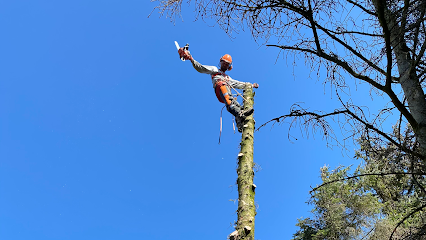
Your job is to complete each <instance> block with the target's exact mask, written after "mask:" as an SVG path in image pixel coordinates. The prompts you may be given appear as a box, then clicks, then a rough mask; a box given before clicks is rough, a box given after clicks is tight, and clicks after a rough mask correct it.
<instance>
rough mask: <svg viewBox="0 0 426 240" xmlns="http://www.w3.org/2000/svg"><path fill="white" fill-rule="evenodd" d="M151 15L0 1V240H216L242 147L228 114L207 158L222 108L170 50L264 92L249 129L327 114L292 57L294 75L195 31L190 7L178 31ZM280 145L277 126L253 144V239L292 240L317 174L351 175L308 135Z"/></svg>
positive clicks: (284, 63)
mask: <svg viewBox="0 0 426 240" xmlns="http://www.w3.org/2000/svg"><path fill="white" fill-rule="evenodd" d="M155 6H156V3H151V2H149V1H146V0H145V1H140V0H139V1H80V0H75V1H53V0H50V1H41V0H37V1H4V2H2V4H1V8H0V30H1V35H2V37H1V38H0V43H1V44H0V66H1V68H0V69H1V70H0V114H1V115H0V116H1V117H0V239H5V240H33V239H34V240H50V239H52V240H53V239H64V240H65V239H67V240H68V239H72V240H74V239H76V240H77V239H78V240H85V239H90V240H92V239H103V240H109V239H128V240H132V239H159V240H166V239H185V240H188V239H206V240H209V239H212V240H213V239H215V240H217V239H226V236H227V235H228V234H229V233H231V232H232V231H233V228H232V227H231V225H232V223H233V222H234V221H235V220H236V217H237V216H236V213H235V211H236V209H237V205H236V203H235V204H234V202H232V201H230V199H236V198H237V187H236V185H235V181H236V171H235V169H236V156H237V154H238V145H239V140H240V135H239V134H238V133H237V134H234V133H233V130H232V123H231V115H230V114H229V113H227V112H226V111H224V119H223V121H224V126H223V134H222V144H221V145H218V136H219V116H220V110H221V108H222V105H221V103H219V102H218V101H217V100H216V98H215V95H214V93H213V88H212V86H211V80H210V77H209V76H208V75H202V74H199V73H198V72H196V71H195V70H194V69H193V68H192V66H191V64H190V63H189V62H182V61H180V60H179V58H178V54H177V51H176V48H175V45H174V43H173V42H174V41H175V40H177V41H178V42H179V43H180V44H181V45H184V44H186V43H189V44H190V51H191V53H192V55H193V56H194V58H195V59H197V60H198V61H199V62H201V63H203V64H207V65H216V64H217V63H218V60H219V58H220V56H221V55H223V54H225V53H228V54H231V55H232V56H233V59H234V69H233V70H232V71H231V72H229V74H230V75H231V76H232V77H233V78H234V79H237V80H241V81H249V82H257V83H259V84H260V88H259V89H258V90H256V99H255V104H256V105H255V115H254V116H255V118H256V122H257V126H260V124H262V123H264V122H266V121H268V120H269V119H271V118H274V117H277V116H279V115H282V114H286V113H288V111H289V108H290V106H291V105H292V104H293V103H296V102H303V103H304V106H306V107H309V108H310V109H311V110H315V109H324V108H326V109H325V110H327V109H333V108H332V105H331V102H333V101H334V100H335V99H332V98H331V95H330V90H329V86H325V87H324V85H323V84H322V82H321V81H320V80H317V79H316V74H312V75H313V76H312V78H309V69H308V68H307V67H306V66H304V64H303V62H304V60H303V58H300V59H298V60H297V64H298V67H293V66H292V62H293V59H285V58H283V57H282V56H281V57H279V58H278V59H277V56H278V54H279V51H278V49H275V48H266V47H264V46H260V45H258V44H256V42H255V41H254V40H253V39H252V38H251V37H250V35H249V34H248V33H244V32H242V33H240V34H238V35H235V38H234V39H231V38H229V37H228V36H227V35H226V34H225V33H224V32H223V31H222V30H220V29H219V28H218V27H217V26H212V25H213V24H211V23H208V22H207V23H206V22H203V21H197V22H194V15H193V14H194V13H193V11H192V8H189V9H185V14H184V21H181V20H177V21H176V24H173V23H171V22H170V21H169V19H167V18H165V17H162V18H159V15H158V13H157V12H156V11H154V12H153V14H152V15H151V17H150V18H148V17H147V16H148V15H149V14H150V13H151V11H152V9H153V8H154V7H155ZM184 6H186V5H185V4H184ZM240 100H241V99H240ZM291 134H292V135H294V136H295V137H296V138H297V139H298V140H294V139H293V141H292V142H291V141H289V140H288V138H287V135H288V125H287V124H283V125H275V126H274V127H273V128H271V126H267V127H265V128H263V129H262V130H261V131H259V132H256V135H255V154H254V157H255V162H256V163H258V164H259V165H260V166H261V168H262V170H261V171H259V172H257V173H256V175H255V184H256V185H257V186H258V188H257V191H256V202H257V204H258V206H259V208H258V215H257V217H256V239H260V240H266V239H289V238H290V237H291V236H292V234H293V233H295V231H296V229H297V228H296V227H295V224H296V222H297V220H296V219H297V218H299V217H302V216H303V217H306V216H309V210H310V209H311V207H310V206H308V205H306V203H305V202H306V201H307V200H308V198H309V194H308V191H309V189H310V186H315V185H316V184H318V183H320V179H319V169H320V167H322V166H324V165H326V164H327V165H330V166H331V167H335V166H337V165H339V164H345V165H349V164H357V162H356V161H354V160H352V159H351V157H350V156H351V155H352V152H349V153H348V154H347V155H349V157H347V156H345V154H342V152H341V150H340V149H339V148H334V149H330V148H327V147H326V142H325V141H323V140H322V137H321V136H320V135H316V136H315V135H311V137H310V138H309V139H306V138H303V137H301V135H300V131H299V129H295V130H294V131H292V132H291ZM313 136H314V137H313Z"/></svg>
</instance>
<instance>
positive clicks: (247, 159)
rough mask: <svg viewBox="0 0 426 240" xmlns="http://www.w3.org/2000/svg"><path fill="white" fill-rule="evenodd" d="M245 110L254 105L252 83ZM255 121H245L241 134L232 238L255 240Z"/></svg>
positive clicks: (246, 98)
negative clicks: (236, 217) (236, 215)
mask: <svg viewBox="0 0 426 240" xmlns="http://www.w3.org/2000/svg"><path fill="white" fill-rule="evenodd" d="M244 98H245V99H244V110H247V109H248V108H250V107H253V103H254V92H253V88H252V86H251V85H247V86H246V88H245V89H244ZM254 125H255V121H254V118H253V115H251V116H249V117H247V118H246V119H245V121H244V127H243V132H242V136H241V143H240V146H241V151H240V153H239V154H238V168H237V174H238V178H237V184H238V210H237V213H238V220H237V224H236V227H235V229H236V231H235V232H234V237H231V235H232V234H231V235H230V239H231V240H232V239H234V240H237V239H238V240H239V239H246V240H254V217H255V216H256V206H255V204H254V194H255V188H256V185H254V184H253V177H254V171H253V166H254V163H253V135H254Z"/></svg>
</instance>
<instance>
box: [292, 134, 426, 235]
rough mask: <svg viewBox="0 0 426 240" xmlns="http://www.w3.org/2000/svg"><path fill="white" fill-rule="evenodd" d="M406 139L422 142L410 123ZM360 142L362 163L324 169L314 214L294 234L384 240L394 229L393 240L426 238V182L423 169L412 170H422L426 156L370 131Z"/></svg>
mask: <svg viewBox="0 0 426 240" xmlns="http://www.w3.org/2000/svg"><path fill="white" fill-rule="evenodd" d="M402 138H404V139H403V140H404V141H406V142H409V143H411V144H413V146H412V147H415V146H414V145H415V144H417V143H416V141H415V138H414V134H413V132H412V130H411V129H410V128H408V129H406V131H405V136H403V137H402ZM359 144H360V150H359V151H357V152H356V154H355V157H356V158H358V159H360V160H361V161H362V163H361V164H360V165H359V166H358V167H357V168H356V169H354V170H351V167H342V166H340V167H338V168H336V169H334V170H330V169H329V168H328V167H326V166H325V167H323V168H321V178H322V181H323V185H321V186H320V187H318V188H315V189H314V191H313V192H312V195H311V199H310V201H309V203H310V204H312V205H313V206H314V208H313V209H312V213H313V216H312V217H310V218H304V219H299V222H298V223H297V226H299V228H300V229H299V231H298V232H297V233H296V234H294V235H293V237H294V238H293V239H294V240H305V239H314V240H320V239H327V240H334V239H340V240H343V239H378V240H379V239H389V238H390V236H391V235H392V234H393V236H392V237H393V239H426V237H425V235H424V234H425V233H426V211H425V210H426V208H423V206H425V203H426V198H425V197H426V196H425V194H426V192H425V191H424V186H426V181H425V178H424V175H422V174H415V175H414V174H410V173H419V172H420V173H421V170H422V169H424V167H423V165H422V163H421V161H420V160H419V159H416V158H414V157H412V156H410V155H408V154H403V153H401V151H399V150H398V148H396V147H395V146H393V145H391V144H382V143H381V142H380V141H378V140H375V139H371V138H368V137H366V136H364V137H362V138H361V139H360V140H359ZM353 176H358V177H353ZM330 182H331V183H330ZM399 223H401V224H400V225H399V226H398V224H399ZM397 226H398V227H397ZM394 229H396V230H395V231H394Z"/></svg>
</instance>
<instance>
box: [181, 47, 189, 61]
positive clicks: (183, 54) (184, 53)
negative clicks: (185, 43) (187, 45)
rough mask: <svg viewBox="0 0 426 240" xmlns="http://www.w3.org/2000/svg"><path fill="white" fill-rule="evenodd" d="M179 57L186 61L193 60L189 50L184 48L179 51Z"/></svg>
mask: <svg viewBox="0 0 426 240" xmlns="http://www.w3.org/2000/svg"><path fill="white" fill-rule="evenodd" d="M178 53H179V56H180V57H181V58H183V59H185V60H192V56H191V54H190V53H189V51H188V50H184V49H183V48H179V50H178Z"/></svg>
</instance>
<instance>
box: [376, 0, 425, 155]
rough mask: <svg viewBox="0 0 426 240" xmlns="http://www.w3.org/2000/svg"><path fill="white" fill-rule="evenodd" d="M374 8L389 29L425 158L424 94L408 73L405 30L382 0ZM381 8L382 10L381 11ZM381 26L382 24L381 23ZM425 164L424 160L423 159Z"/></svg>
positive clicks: (403, 86)
mask: <svg viewBox="0 0 426 240" xmlns="http://www.w3.org/2000/svg"><path fill="white" fill-rule="evenodd" d="M372 1H373V4H374V6H375V8H376V12H379V11H383V12H384V18H385V19H384V20H385V22H386V25H387V29H389V34H390V45H391V46H392V51H393V53H394V54H395V58H396V64H397V67H398V72H399V77H400V80H399V83H400V84H401V87H402V90H403V92H404V95H405V97H406V99H407V103H408V109H409V111H410V114H411V115H412V116H413V118H414V120H415V121H416V126H412V127H413V130H414V132H415V134H416V138H417V141H418V142H419V144H420V153H421V154H422V155H423V156H426V100H425V93H424V91H423V89H422V86H421V85H420V80H419V77H418V76H417V75H416V74H415V71H412V72H410V70H411V67H412V59H411V56H410V52H409V51H408V50H405V48H407V44H406V41H405V37H406V36H405V32H404V31H405V29H402V28H401V25H400V23H398V21H397V17H396V16H395V13H393V12H391V10H390V9H389V8H388V6H386V2H385V1H382V0H372ZM381 8H383V9H381ZM381 24H383V22H382V23H381ZM423 160H424V163H425V164H426V158H424V159H423Z"/></svg>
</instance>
